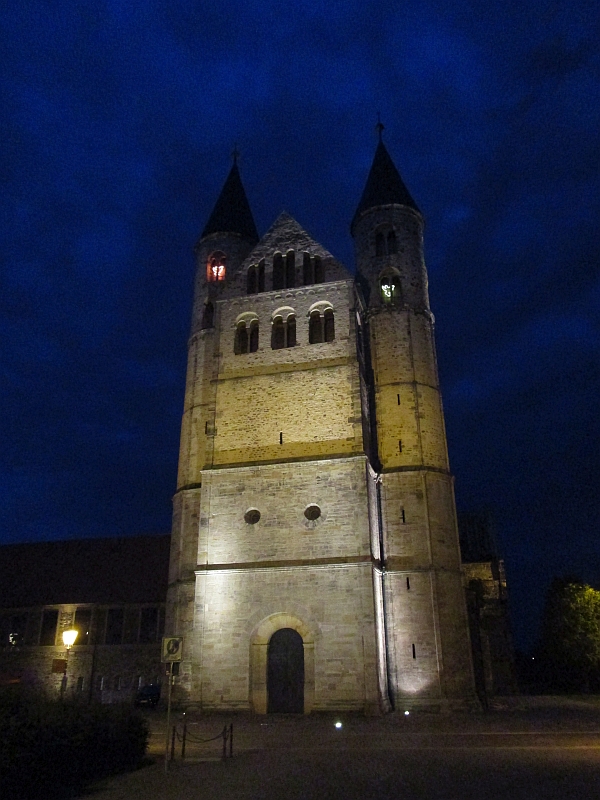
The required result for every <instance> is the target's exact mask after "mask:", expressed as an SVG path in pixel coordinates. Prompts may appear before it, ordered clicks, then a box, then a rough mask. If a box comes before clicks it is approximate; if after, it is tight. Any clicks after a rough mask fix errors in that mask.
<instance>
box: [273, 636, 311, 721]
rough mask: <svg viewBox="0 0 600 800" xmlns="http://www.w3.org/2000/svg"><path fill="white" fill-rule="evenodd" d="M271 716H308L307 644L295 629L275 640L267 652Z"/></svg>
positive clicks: (274, 637) (274, 638) (276, 637)
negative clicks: (306, 698) (306, 710)
mask: <svg viewBox="0 0 600 800" xmlns="http://www.w3.org/2000/svg"><path fill="white" fill-rule="evenodd" d="M267 697H268V704H267V712H268V713H269V714H276V713H280V714H303V713H304V643H303V641H302V636H300V634H299V633H298V632H297V631H295V630H293V629H292V628H280V629H279V630H278V631H275V633H274V634H273V635H272V636H271V638H270V640H269V648H268V652H267Z"/></svg>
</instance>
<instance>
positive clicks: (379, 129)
mask: <svg viewBox="0 0 600 800" xmlns="http://www.w3.org/2000/svg"><path fill="white" fill-rule="evenodd" d="M384 127H385V126H384V124H383V122H382V121H381V115H380V114H379V111H378V112H377V125H375V130H376V131H377V133H378V134H379V141H380V142H381V141H382V138H383V137H382V133H383V129H384Z"/></svg>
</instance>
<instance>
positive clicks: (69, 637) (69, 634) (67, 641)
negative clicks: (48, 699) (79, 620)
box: [60, 628, 78, 702]
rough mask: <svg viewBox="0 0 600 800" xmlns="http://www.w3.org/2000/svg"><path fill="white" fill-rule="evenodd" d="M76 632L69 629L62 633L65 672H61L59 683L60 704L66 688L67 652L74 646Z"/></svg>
mask: <svg viewBox="0 0 600 800" xmlns="http://www.w3.org/2000/svg"><path fill="white" fill-rule="evenodd" d="M77 633H78V631H77V630H75V628H71V629H70V630H68V631H63V634H62V640H63V644H64V646H65V648H66V650H67V657H66V658H65V670H64V672H63V676H62V681H61V682H60V699H61V702H62V700H63V698H64V695H65V689H66V686H67V664H68V663H69V650H70V649H71V648H72V647H73V645H74V644H75V639H77Z"/></svg>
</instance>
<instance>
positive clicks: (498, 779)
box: [87, 698, 600, 800]
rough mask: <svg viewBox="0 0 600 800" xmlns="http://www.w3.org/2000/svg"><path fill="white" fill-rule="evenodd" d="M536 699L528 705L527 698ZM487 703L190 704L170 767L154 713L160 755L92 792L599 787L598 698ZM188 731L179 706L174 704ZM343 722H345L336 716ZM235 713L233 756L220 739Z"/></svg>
mask: <svg viewBox="0 0 600 800" xmlns="http://www.w3.org/2000/svg"><path fill="white" fill-rule="evenodd" d="M527 704H529V707H527ZM500 705H504V707H499V708H496V710H493V711H491V712H488V713H486V714H454V715H435V714H417V713H412V714H411V715H409V716H405V715H404V714H403V713H401V712H400V713H398V712H397V713H395V714H391V715H388V716H385V717H379V718H365V717H361V716H352V715H343V714H342V715H339V716H334V715H311V716H307V717H285V716H265V717H257V716H250V715H234V716H231V717H225V716H221V715H210V716H203V717H200V716H194V715H188V719H187V731H188V737H187V741H186V753H185V756H186V757H185V759H183V760H182V758H181V744H182V743H181V741H180V739H179V738H178V737H176V741H175V744H176V747H175V759H174V761H171V762H170V763H169V765H168V767H169V768H168V771H167V772H165V765H164V752H165V734H166V715H164V714H162V713H160V712H159V713H158V714H154V715H152V716H151V715H150V712H149V719H150V721H151V730H152V735H151V745H150V755H151V756H152V757H154V759H155V763H154V764H152V765H150V766H147V767H144V768H142V769H140V770H138V771H137V772H135V773H130V774H128V775H122V776H118V777H116V778H113V779H110V780H109V781H105V782H103V783H102V784H100V785H99V786H97V787H94V789H92V790H91V791H90V792H89V793H88V794H87V797H91V798H93V799H94V800H145V799H146V798H148V800H175V798H177V800H200V798H207V799H208V798H211V799H212V798H219V800H229V798H236V800H240V799H242V800H245V798H268V799H269V800H270V799H271V798H284V800H294V799H295V798H302V799H303V800H312V798H315V799H316V798H318V799H319V800H330V799H331V800H334V799H335V800H337V798H348V800H354V798H365V799H366V800H369V799H370V798H377V800H388V798H389V799H390V800H391V799H392V798H394V800H396V799H400V798H402V799H404V798H406V799H407V800H412V799H413V798H419V799H422V798H432V800H437V798H440V799H441V798H443V799H444V800H454V798H456V800H459V798H460V800H470V798H474V799H475V798H477V800H488V799H490V800H491V799H492V798H494V799H495V798H508V800H521V798H527V800H534V798H544V800H546V798H547V799H548V800H554V798H560V799H561V800H565V798H579V799H580V800H585V798H594V800H597V798H600V708H598V707H597V706H594V705H591V704H590V703H587V702H580V701H569V700H560V701H559V700H552V699H546V698H543V699H540V701H539V702H538V703H537V704H532V703H531V701H525V700H521V701H519V700H516V701H512V702H508V701H507V702H506V703H504V704H500ZM174 721H176V722H177V731H178V734H179V736H181V734H182V731H183V717H182V716H181V715H177V716H176V717H175V718H174ZM337 721H340V722H341V723H342V727H341V728H336V727H335V722H337ZM230 723H233V733H234V740H233V757H232V758H227V759H225V760H222V759H221V754H222V739H220V738H217V739H216V740H215V741H213V742H208V743H205V744H200V743H198V742H197V741H194V740H198V739H207V738H210V737H211V736H215V735H217V736H218V735H219V733H220V732H221V731H222V729H223V727H225V726H227V727H228V726H229V724H230Z"/></svg>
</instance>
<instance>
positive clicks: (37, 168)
mask: <svg viewBox="0 0 600 800" xmlns="http://www.w3.org/2000/svg"><path fill="white" fill-rule="evenodd" d="M0 25H1V28H0V37H1V40H2V71H1V82H0V86H1V96H0V108H1V111H0V115H1V122H2V130H1V141H2V146H1V149H0V152H1V156H0V158H1V178H2V200H3V202H2V214H1V235H2V250H1V253H2V269H1V277H0V282H1V283H0V326H1V327H0V337H1V342H2V347H1V351H0V359H1V369H2V388H1V391H0V431H1V439H2V444H1V450H0V541H3V542H6V543H8V542H19V541H37V540H43V539H68V538H77V537H96V536H113V535H115V536H116V535H130V534H131V535H134V534H142V533H163V532H167V531H168V530H169V528H170V514H171V497H172V494H173V492H174V489H175V478H176V468H177V455H178V445H179V423H180V415H181V410H182V402H183V391H184V373H185V359H186V339H187V334H188V330H189V321H190V311H191V302H192V285H193V274H194V260H193V253H192V247H193V245H194V243H195V241H196V239H197V237H198V235H199V233H200V232H201V230H202V228H203V226H204V224H205V223H206V221H207V219H208V215H209V214H210V211H211V209H212V206H213V204H214V202H215V200H216V198H217V195H218V193H219V191H220V189H221V186H222V184H223V182H224V180H225V177H226V175H227V173H228V171H229V168H230V164H231V156H230V154H231V151H232V149H233V147H234V144H235V143H237V146H238V148H239V150H240V152H241V158H240V162H239V164H240V170H241V174H242V179H243V181H244V185H245V187H246V191H247V194H248V197H249V200H250V204H251V206H252V210H253V212H254V217H255V220H256V223H257V227H258V229H259V233H260V234H261V235H262V234H263V233H264V232H265V231H266V229H267V228H268V227H269V226H270V225H271V223H272V222H273V220H274V219H275V217H276V216H277V215H278V214H279V213H280V212H281V211H282V210H286V211H288V212H289V213H291V214H292V215H293V216H294V217H295V218H296V219H297V220H298V222H299V223H300V224H301V225H302V226H303V227H305V228H306V229H307V230H308V231H309V232H310V233H311V234H312V235H313V236H314V238H316V239H317V241H320V242H321V243H322V244H323V245H324V246H325V247H327V248H328V249H329V250H330V251H331V252H332V253H333V254H334V255H335V256H336V257H338V258H339V259H341V260H342V261H343V262H344V263H345V264H346V265H347V266H348V267H350V268H353V249H352V240H351V238H350V233H349V225H350V220H351V218H352V215H353V213H354V210H355V208H356V206H357V204H358V201H359V199H360V195H361V192H362V189H363V186H364V183H365V181H366V177H367V172H368V169H369V167H370V164H371V161H372V158H373V154H374V151H375V146H376V141H377V139H376V132H375V123H376V121H377V112H378V111H379V112H381V118H382V121H383V123H384V125H385V131H384V141H385V143H386V146H387V148H388V150H389V152H390V154H391V155H392V158H393V159H394V161H395V163H396V165H397V166H398V169H399V170H400V173H401V175H402V177H403V179H404V181H405V183H406V185H407V186H408V187H409V190H410V192H411V194H412V195H413V197H414V198H415V200H416V202H417V204H418V205H419V207H420V208H421V210H422V212H423V214H424V216H425V219H426V230H425V236H426V240H425V245H426V260H427V266H428V270H429V278H430V294H431V303H432V308H433V311H434V314H435V317H436V331H437V347H438V358H439V366H440V376H441V381H442V391H443V398H444V406H445V411H446V424H447V431H448V441H449V450H450V460H451V466H452V470H453V472H454V474H455V475H456V495H457V503H458V506H459V508H460V509H462V510H465V511H478V510H481V509H489V510H491V511H492V513H493V515H494V519H495V525H496V532H497V536H498V539H499V542H500V547H501V551H502V554H503V555H504V558H505V560H506V566H507V571H508V578H509V582H510V584H509V588H510V592H511V598H512V611H513V623H514V629H515V632H516V634H517V641H518V643H519V644H521V645H522V646H527V645H528V644H529V642H530V640H531V637H532V635H533V634H534V632H535V625H536V615H537V614H538V613H539V608H540V604H541V599H542V594H543V592H544V591H545V588H546V586H547V584H548V581H549V579H550V577H551V576H552V575H554V574H563V573H566V572H570V573H578V574H579V575H581V576H582V577H583V578H585V579H587V580H589V581H591V582H594V583H595V584H596V585H597V586H600V547H599V544H598V534H599V533H600V530H599V510H600V508H599V505H600V504H599V500H598V495H599V492H598V466H599V464H598V462H599V455H600V424H599V421H598V416H599V415H598V396H599V395H600V370H599V367H598V357H599V344H600V335H599V313H598V312H599V305H600V281H599V266H598V265H599V261H600V234H599V231H598V227H599V222H600V175H599V165H600V136H599V132H600V88H599V87H600V56H599V50H598V42H599V41H600V11H599V8H598V3H597V1H596V0H591V1H590V2H586V0H569V2H567V0H560V1H559V2H552V0H540V1H539V2H533V1H530V2H525V3H523V2H522V0H520V2H515V0H502V2H500V0H487V2H485V3H482V2H481V0H477V1H476V0H463V2H457V3H449V2H445V3H441V2H430V1H429V0H425V1H424V2H420V3H391V2H389V1H388V0H382V1H381V2H353V1H352V0H345V2H329V3H319V2H310V3H303V2H299V1H297V2H286V1H285V0H277V2H270V0H260V2H255V0H245V2H233V1H228V0H224V1H223V0H203V1H202V2H191V1H190V0H185V1H184V0H168V1H167V0H165V2H153V1H152V0H144V2H140V3H137V2H135V0H132V2H125V0H121V2H103V1H102V0H94V2H85V1H84V0H72V1H71V2H69V1H68V0H48V2H42V1H41V0H40V1H39V2H33V1H32V0H19V2H13V3H9V2H5V3H3V4H2V9H1V11H0Z"/></svg>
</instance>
